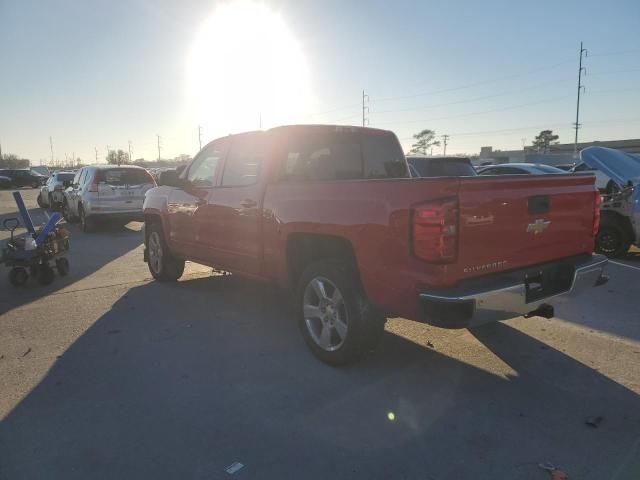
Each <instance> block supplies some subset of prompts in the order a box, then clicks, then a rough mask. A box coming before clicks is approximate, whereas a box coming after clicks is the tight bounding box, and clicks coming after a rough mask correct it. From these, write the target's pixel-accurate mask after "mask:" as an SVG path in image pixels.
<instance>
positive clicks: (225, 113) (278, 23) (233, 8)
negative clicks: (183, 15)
mask: <svg viewBox="0 0 640 480" xmlns="http://www.w3.org/2000/svg"><path fill="white" fill-rule="evenodd" d="M187 95H188V101H189V105H190V108H191V116H192V117H194V120H195V121H196V122H198V123H201V124H204V125H205V126H206V128H207V131H208V132H211V133H212V134H214V133H215V134H216V135H225V134H227V133H234V132H239V131H244V130H255V129H257V128H258V124H259V118H260V117H262V127H263V128H267V127H271V126H275V125H278V124H281V123H291V122H294V121H295V120H296V117H297V114H299V113H300V112H302V111H304V110H305V108H306V107H307V105H308V102H309V99H310V86H309V80H308V69H307V63H306V60H305V58H304V55H303V52H302V49H301V47H300V45H299V43H298V41H297V39H296V38H295V36H294V35H293V34H292V33H291V31H290V30H289V28H288V27H287V25H286V23H285V22H284V20H283V19H282V17H281V16H280V15H278V14H277V13H276V12H274V11H272V10H270V9H269V8H268V7H266V6H265V5H262V4H260V3H255V2H252V1H243V0H239V1H233V2H230V3H226V4H222V5H220V6H218V7H217V8H216V10H215V11H214V13H213V15H212V16H211V17H210V18H208V19H207V20H206V21H205V22H204V24H203V25H202V27H201V28H200V30H199V31H198V33H197V35H196V37H195V39H194V41H193V44H192V47H191V51H190V53H189V58H188V65H187Z"/></svg>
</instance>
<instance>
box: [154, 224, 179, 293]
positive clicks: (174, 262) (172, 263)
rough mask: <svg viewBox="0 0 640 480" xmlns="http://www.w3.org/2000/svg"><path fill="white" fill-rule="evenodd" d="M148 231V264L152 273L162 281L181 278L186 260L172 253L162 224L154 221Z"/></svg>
mask: <svg viewBox="0 0 640 480" xmlns="http://www.w3.org/2000/svg"><path fill="white" fill-rule="evenodd" d="M148 232H149V234H148V237H147V254H148V260H147V264H148V265H149V271H150V272H151V275H153V278H155V279H156V280H160V281H162V282H170V281H175V280H177V279H179V278H180V277H181V276H182V274H183V273H184V260H180V259H179V258H176V257H174V256H173V255H172V254H171V252H170V251H169V248H168V247H167V243H166V242H165V239H164V233H163V232H162V227H161V226H160V225H158V224H155V223H152V224H151V225H149V230H148Z"/></svg>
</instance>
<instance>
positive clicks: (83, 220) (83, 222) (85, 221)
mask: <svg viewBox="0 0 640 480" xmlns="http://www.w3.org/2000/svg"><path fill="white" fill-rule="evenodd" d="M78 216H79V217H80V229H81V230H82V231H83V232H84V233H91V232H93V231H94V230H95V225H96V223H95V220H94V219H93V218H91V217H90V216H87V214H86V213H85V211H84V208H82V205H80V207H79V208H78Z"/></svg>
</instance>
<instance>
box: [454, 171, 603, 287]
mask: <svg viewBox="0 0 640 480" xmlns="http://www.w3.org/2000/svg"><path fill="white" fill-rule="evenodd" d="M595 192H596V190H595V187H594V179H593V177H591V176H579V175H541V176H525V175H518V176H516V175H513V176H511V175H510V176H500V177H475V178H465V179H461V180H460V183H459V191H458V199H459V209H460V210H459V211H460V217H459V237H458V241H459V245H458V259H457V261H456V262H455V263H454V264H452V265H450V268H449V269H448V270H449V271H448V274H449V275H452V276H456V277H458V278H460V279H462V278H470V277H476V276H481V275H487V274H489V273H496V272H499V271H505V270H511V269H515V268H521V267H526V266H530V265H536V264H540V263H544V262H549V261H552V260H555V259H560V258H565V257H569V256H572V255H579V254H581V253H591V252H592V250H593V221H594V205H595V201H596V200H595Z"/></svg>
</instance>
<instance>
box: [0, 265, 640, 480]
mask: <svg viewBox="0 0 640 480" xmlns="http://www.w3.org/2000/svg"><path fill="white" fill-rule="evenodd" d="M475 336H476V338H477V339H479V340H480V341H481V342H482V343H483V344H484V345H486V346H487V348H489V349H490V350H491V352H493V353H494V354H495V355H496V356H497V357H499V358H500V359H501V360H502V361H504V362H506V363H507V364H508V365H510V366H511V368H512V369H513V370H515V372H517V373H516V375H514V376H508V377H503V376H497V375H494V374H491V373H489V372H487V371H485V370H482V369H480V368H477V367H474V366H472V365H469V364H467V363H465V362H463V361H461V360H459V359H456V358H453V357H450V356H447V355H444V354H441V353H438V351H437V350H433V349H426V348H423V347H421V346H418V345H416V344H415V343H412V342H410V341H408V340H405V339H404V338H402V337H400V336H397V335H393V334H390V333H387V334H386V336H385V338H384V340H383V344H382V346H381V349H380V350H379V351H378V352H377V353H376V354H375V355H374V356H371V357H370V358H368V359H365V360H364V361H363V362H361V363H359V364H357V365H354V366H352V367H349V368H344V369H334V368H330V367H328V366H325V365H323V364H321V363H320V362H318V361H317V360H316V359H315V358H313V357H312V356H311V354H310V353H309V352H308V351H307V349H306V347H305V346H304V344H303V342H302V340H301V337H300V335H299V332H298V331H297V327H296V326H295V324H294V322H293V321H292V318H291V313H290V311H289V309H288V308H286V307H285V306H283V302H282V298H281V297H279V296H278V295H276V294H275V293H274V291H273V290H272V289H270V288H267V287H263V286H259V285H256V284H253V283H250V282H244V281H240V280H237V279H234V278H233V277H209V278H200V279H195V280H186V281H181V282H179V283H177V284H160V283H157V282H151V283H147V284H144V285H141V286H137V287H134V288H131V289H130V290H129V292H128V293H127V294H126V295H125V296H123V297H122V298H121V299H120V300H118V301H117V302H116V303H115V304H114V305H113V306H112V308H111V309H110V310H109V311H108V312H107V313H105V314H104V315H103V316H102V317H101V318H99V319H98V320H97V321H96V322H95V323H94V324H93V325H92V326H91V327H90V328H89V329H88V330H86V331H85V332H84V334H83V335H81V336H80V337H79V338H78V339H77V340H76V341H75V342H74V343H73V344H72V345H71V346H70V347H69V348H68V349H67V350H66V352H65V353H64V354H63V355H62V356H61V358H59V359H58V360H57V361H55V363H54V364H53V365H52V367H51V368H50V369H49V371H48V372H47V373H46V375H45V376H44V378H42V380H41V381H40V383H39V384H38V385H37V386H35V387H34V388H33V389H32V391H31V392H30V393H29V394H28V395H27V396H26V397H25V398H24V399H23V400H22V401H21V402H20V403H19V404H18V405H17V406H16V407H15V408H14V409H13V410H12V411H11V412H10V413H9V414H8V415H7V417H6V418H5V419H4V420H3V421H2V424H0V477H2V478H6V479H7V480H14V479H32V478H65V479H76V478H77V479H86V478H104V479H111V478H119V479H129V478H131V479H146V478H148V479H164V478H168V479H172V478H189V479H217V478H227V477H228V474H227V473H226V472H225V471H224V469H225V467H227V466H228V465H230V464H232V463H233V462H240V463H242V464H244V465H245V467H244V468H243V470H241V471H240V472H238V474H237V475H239V476H241V477H243V478H259V479H270V478H274V479H275V478H278V479H284V478H300V479H302V478H304V479H315V478H317V479H327V478H331V479H343V478H344V479H354V478H366V479H378V478H381V479H389V478H394V479H395V478H421V479H462V478H474V479H485V478H486V479H495V478H518V479H522V478H524V479H528V478H531V479H534V478H535V479H539V478H546V475H547V474H546V473H545V472H543V471H541V470H540V469H539V467H538V463H540V462H552V463H555V464H559V465H561V466H562V467H563V469H564V470H565V471H567V472H569V473H570V476H571V478H581V479H603V478H618V479H631V478H638V476H637V475H638V473H640V465H638V457H639V455H638V450H637V447H638V442H637V438H638V433H639V432H640V413H639V412H640V399H639V398H638V396H637V395H636V394H635V393H633V392H632V391H630V390H628V389H626V388H625V387H623V386H621V385H619V384H617V383H615V382H613V381H612V380H610V379H608V378H606V377H604V376H603V375H601V374H600V373H598V372H597V371H595V370H593V369H591V368H588V367H587V366H585V365H583V364H581V363H579V362H577V361H576V360H574V359H572V358H570V357H568V356H567V355H565V354H563V353H561V352H559V351H557V350H554V349H553V348H551V347H547V346H546V345H543V344H542V343H541V342H539V341H538V340H536V339H534V338H532V337H529V336H527V335H524V334H522V333H520V332H519V331H517V330H515V329H513V328H511V327H509V326H507V325H504V324H497V325H492V326H489V327H485V328H483V329H480V330H477V331H476V332H475ZM436 348H437V346H436ZM27 358H28V357H27ZM590 415H602V416H604V417H605V420H604V422H603V423H602V425H601V426H600V427H599V428H597V429H594V428H590V427H588V426H586V425H585V424H584V419H585V417H587V416H590ZM634 442H636V443H635V447H634V446H633V445H634ZM633 448H635V450H633ZM633 462H636V463H635V464H634V463H633ZM614 474H618V476H617V477H614Z"/></svg>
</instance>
